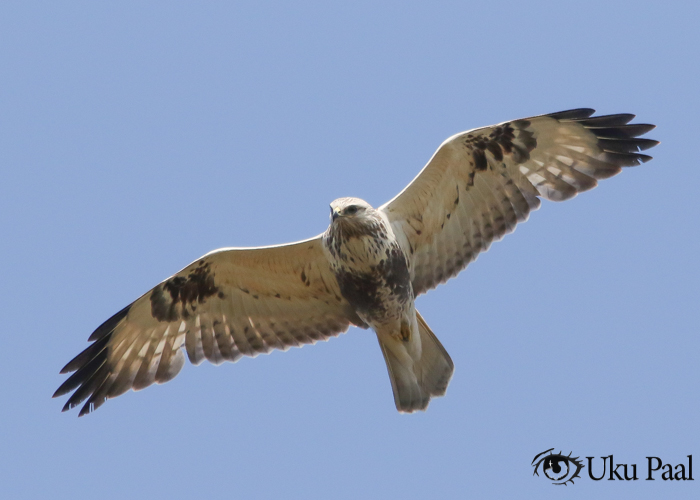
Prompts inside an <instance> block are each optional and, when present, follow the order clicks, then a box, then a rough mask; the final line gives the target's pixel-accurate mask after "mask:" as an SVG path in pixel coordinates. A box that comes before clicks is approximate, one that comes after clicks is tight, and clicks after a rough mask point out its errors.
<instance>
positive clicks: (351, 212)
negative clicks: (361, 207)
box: [345, 205, 357, 215]
mask: <svg viewBox="0 0 700 500" xmlns="http://www.w3.org/2000/svg"><path fill="white" fill-rule="evenodd" d="M345 213H346V214H348V215H355V214H356V213H357V205H350V206H349V207H348V208H346V209H345Z"/></svg>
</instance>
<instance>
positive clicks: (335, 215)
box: [331, 207, 340, 221]
mask: <svg viewBox="0 0 700 500" xmlns="http://www.w3.org/2000/svg"><path fill="white" fill-rule="evenodd" d="M338 217H340V209H339V208H338V207H335V208H333V207H331V221H334V220H336V219H337V218H338Z"/></svg>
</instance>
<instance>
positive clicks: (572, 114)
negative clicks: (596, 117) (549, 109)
mask: <svg viewBox="0 0 700 500" xmlns="http://www.w3.org/2000/svg"><path fill="white" fill-rule="evenodd" d="M593 113H595V109H591V108H576V109H567V110H566V111H558V112H557V113H550V114H548V115H545V116H549V117H550V118H554V119H556V120H580V119H583V118H588V117H589V116H591V115H592V114H593Z"/></svg>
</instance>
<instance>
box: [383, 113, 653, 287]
mask: <svg viewBox="0 0 700 500" xmlns="http://www.w3.org/2000/svg"><path fill="white" fill-rule="evenodd" d="M594 112H595V111H594V110H592V109H574V110H570V111H562V112H560V113H553V114H550V115H542V116H536V117H533V118H526V119H523V120H515V121H511V122H506V123H501V124H500V125H494V126H492V127H485V128H480V129H475V130H470V131H467V132H463V133H461V134H457V135H455V136H453V137H450V138H449V139H447V140H446V141H445V142H444V143H443V144H442V145H441V146H440V148H438V150H437V151H436V152H435V154H434V155H433V157H432V158H431V159H430V161H429V162H428V164H427V165H426V166H425V168H424V169H423V170H422V171H421V172H420V174H418V176H417V177H416V178H415V179H414V180H413V182H411V184H409V185H408V186H407V187H406V188H405V189H404V190H403V191H402V192H401V193H399V195H397V196H396V197H395V198H394V199H393V200H391V201H389V202H388V203H386V204H385V205H383V206H382V207H380V210H383V211H384V212H385V213H386V214H387V216H388V218H389V220H390V222H391V224H392V227H393V228H394V232H395V233H396V234H397V237H399V238H401V239H402V240H403V241H402V243H403V244H404V245H405V248H407V249H409V250H410V252H411V254H412V258H411V260H412V276H413V290H414V292H415V294H416V295H418V294H420V293H423V292H425V291H427V290H429V289H431V288H434V287H436V286H437V285H439V284H440V283H444V282H445V281H447V280H448V279H449V278H451V277H453V276H456V275H457V274H458V273H459V272H460V271H461V270H462V269H464V268H465V267H466V266H467V265H468V264H469V263H470V262H471V261H473V260H474V259H475V258H476V257H477V255H478V254H479V253H480V252H482V251H484V250H486V249H487V248H488V247H489V245H490V244H491V242H492V241H495V240H499V239H501V238H502V237H503V236H504V235H505V234H507V233H510V232H511V231H513V230H514V229H515V226H516V225H517V223H518V222H522V221H525V220H527V218H528V215H529V213H530V211H532V210H536V209H537V208H539V205H540V200H539V198H538V197H540V196H541V197H543V198H546V199H548V200H553V201H561V200H567V199H569V198H572V197H574V196H576V194H578V193H580V192H582V191H586V190H588V189H591V188H593V187H595V186H596V184H597V179H604V178H606V177H611V176H613V175H615V174H617V173H618V172H620V169H621V167H628V166H633V165H639V164H640V163H643V162H646V161H648V160H650V159H651V157H650V156H647V155H644V154H640V153H639V151H641V150H645V149H648V148H650V147H653V146H655V145H656V144H658V141H653V140H650V139H639V138H637V137H638V136H640V135H643V134H645V133H647V132H649V131H650V130H652V129H653V128H654V126H653V125H645V124H632V125H628V123H629V122H630V121H631V120H632V119H633V118H634V115H630V114H619V115H609V116H598V117H592V118H591V117H590V116H591V115H592V114H593V113H594Z"/></svg>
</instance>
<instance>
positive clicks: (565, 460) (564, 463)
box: [532, 448, 583, 484]
mask: <svg viewBox="0 0 700 500" xmlns="http://www.w3.org/2000/svg"><path fill="white" fill-rule="evenodd" d="M553 450H554V448H550V449H549V450H547V451H543V452H542V453H540V454H539V455H537V456H536V457H535V458H534V459H533V460H532V466H533V467H534V468H535V472H534V473H533V475H534V474H536V475H538V476H539V473H538V472H537V470H538V469H539V467H540V464H543V465H542V472H544V475H545V476H547V478H548V479H549V480H550V481H552V482H553V483H554V484H566V483H568V482H569V481H571V484H574V478H575V477H579V478H580V477H581V476H579V475H578V473H579V472H581V469H583V463H582V462H581V461H580V460H579V459H578V457H572V456H571V453H569V455H568V456H567V455H562V454H561V452H559V453H556V454H555V453H552V451H553ZM535 462H537V463H535Z"/></svg>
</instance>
